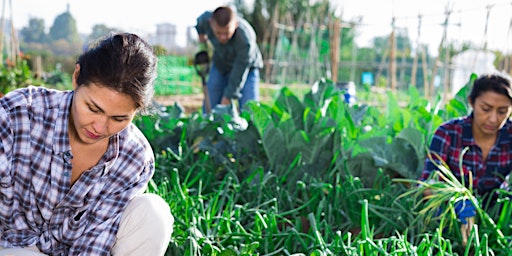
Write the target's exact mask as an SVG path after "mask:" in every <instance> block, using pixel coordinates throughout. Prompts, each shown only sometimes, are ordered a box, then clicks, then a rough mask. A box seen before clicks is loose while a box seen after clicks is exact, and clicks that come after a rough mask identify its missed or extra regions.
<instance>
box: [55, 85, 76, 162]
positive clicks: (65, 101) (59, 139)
mask: <svg viewBox="0 0 512 256" xmlns="http://www.w3.org/2000/svg"><path fill="white" fill-rule="evenodd" d="M62 95H63V96H62V98H61V100H60V104H59V105H58V106H57V107H58V110H57V111H58V117H57V121H56V124H55V131H54V136H53V152H54V153H55V154H60V153H62V152H67V151H71V146H70V145H69V136H68V127H69V115H70V111H71V102H72V101H73V95H74V92H73V91H69V92H68V93H64V94H62Z"/></svg>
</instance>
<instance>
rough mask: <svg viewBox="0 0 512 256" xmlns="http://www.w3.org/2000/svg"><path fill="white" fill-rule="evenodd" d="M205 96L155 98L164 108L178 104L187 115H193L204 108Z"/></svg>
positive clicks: (190, 95)
mask: <svg viewBox="0 0 512 256" xmlns="http://www.w3.org/2000/svg"><path fill="white" fill-rule="evenodd" d="M203 97H204V96H203V94H189V95H169V96H155V100H156V102H158V103H159V104H162V105H164V106H171V105H174V104H175V103H178V104H179V105H180V106H182V107H183V109H184V111H185V113H186V114H191V113H193V112H195V111H197V110H199V109H200V108H201V107H202V106H203Z"/></svg>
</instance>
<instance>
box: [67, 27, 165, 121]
mask: <svg viewBox="0 0 512 256" xmlns="http://www.w3.org/2000/svg"><path fill="white" fill-rule="evenodd" d="M157 62H158V59H157V57H156V55H155V54H154V53H153V49H152V48H151V46H150V45H149V44H148V43H147V42H146V41H144V40H142V39H141V38H140V37H139V36H137V35H135V34H130V33H119V34H111V35H109V36H106V37H105V38H103V39H100V41H99V42H98V43H97V45H95V46H94V47H93V48H90V49H89V50H87V51H85V52H84V53H83V54H82V55H80V57H78V61H77V63H78V64H80V72H79V74H78V76H77V78H76V83H77V88H79V87H80V86H88V85H89V84H91V83H95V84H98V85H100V86H104V87H106V88H109V89H113V90H115V91H118V92H120V93H124V94H126V95H129V96H130V97H131V98H132V99H133V101H134V102H135V107H136V109H137V110H138V111H140V112H145V111H147V110H148V107H149V106H150V105H151V102H152V97H153V94H154V87H153V83H154V81H155V78H156V76H157V69H156V67H157Z"/></svg>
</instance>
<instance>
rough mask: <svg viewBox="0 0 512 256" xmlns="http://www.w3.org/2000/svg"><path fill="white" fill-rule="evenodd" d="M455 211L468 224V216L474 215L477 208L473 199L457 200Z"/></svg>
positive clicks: (463, 222) (461, 220)
mask: <svg viewBox="0 0 512 256" xmlns="http://www.w3.org/2000/svg"><path fill="white" fill-rule="evenodd" d="M454 207H455V213H456V214H457V218H458V219H459V220H460V222H462V224H467V221H466V218H470V217H474V216H475V215H476V209H475V206H474V205H473V203H472V202H471V200H468V199H464V200H459V201H457V202H455V204H454Z"/></svg>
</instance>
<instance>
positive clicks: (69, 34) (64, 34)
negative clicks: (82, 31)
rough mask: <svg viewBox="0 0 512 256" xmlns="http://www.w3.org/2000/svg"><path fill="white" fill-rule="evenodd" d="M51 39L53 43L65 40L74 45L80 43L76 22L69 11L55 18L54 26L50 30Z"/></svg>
mask: <svg viewBox="0 0 512 256" xmlns="http://www.w3.org/2000/svg"><path fill="white" fill-rule="evenodd" d="M50 38H51V40H52V41H58V40H60V39H64V40H66V41H67V42H69V43H72V44H75V43H79V42H80V36H79V35H78V29H77V28H76V20H75V18H73V16H71V14H70V13H69V11H66V12H64V13H62V14H60V15H59V16H57V17H56V18H55V21H54V22H53V26H52V27H51V28H50Z"/></svg>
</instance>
